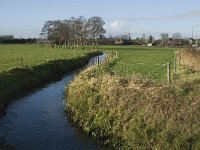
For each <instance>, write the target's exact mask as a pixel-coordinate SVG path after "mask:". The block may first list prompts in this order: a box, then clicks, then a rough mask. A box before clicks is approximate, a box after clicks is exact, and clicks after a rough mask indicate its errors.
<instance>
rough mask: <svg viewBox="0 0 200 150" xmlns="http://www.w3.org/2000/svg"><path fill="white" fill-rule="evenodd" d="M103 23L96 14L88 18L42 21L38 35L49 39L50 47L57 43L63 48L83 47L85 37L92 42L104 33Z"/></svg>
mask: <svg viewBox="0 0 200 150" xmlns="http://www.w3.org/2000/svg"><path fill="white" fill-rule="evenodd" d="M104 24H105V22H104V21H103V19H102V18H101V17H98V16H94V17H91V18H89V19H86V18H85V17H83V16H80V17H77V18H75V17H71V18H70V19H65V20H53V21H52V20H49V21H46V22H45V23H44V26H43V28H42V32H41V34H40V35H41V37H42V38H46V39H47V40H49V41H50V46H51V47H54V46H57V45H58V46H59V47H61V46H64V47H65V48H67V47H68V48H69V47H70V46H71V47H79V46H81V47H82V48H83V45H84V41H85V40H86V39H92V40H93V42H94V41H95V39H96V38H98V37H101V36H102V35H103V34H104V33H105V29H104V28H103V26H104ZM94 43H95V42H94Z"/></svg>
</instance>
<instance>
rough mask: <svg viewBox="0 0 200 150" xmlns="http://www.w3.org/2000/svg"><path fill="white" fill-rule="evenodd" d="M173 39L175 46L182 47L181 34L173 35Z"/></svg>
mask: <svg viewBox="0 0 200 150" xmlns="http://www.w3.org/2000/svg"><path fill="white" fill-rule="evenodd" d="M172 38H173V42H174V46H178V45H181V39H182V35H181V34H180V33H179V32H177V33H174V34H173V35H172Z"/></svg>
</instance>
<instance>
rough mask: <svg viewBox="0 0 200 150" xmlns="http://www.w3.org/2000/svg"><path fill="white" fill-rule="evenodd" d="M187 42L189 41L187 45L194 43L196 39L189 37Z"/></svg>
mask: <svg viewBox="0 0 200 150" xmlns="http://www.w3.org/2000/svg"><path fill="white" fill-rule="evenodd" d="M188 42H189V45H193V44H196V41H195V39H193V38H189V40H188Z"/></svg>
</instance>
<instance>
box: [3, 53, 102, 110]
mask: <svg viewBox="0 0 200 150" xmlns="http://www.w3.org/2000/svg"><path fill="white" fill-rule="evenodd" d="M97 54H99V52H93V53H85V54H84V55H83V54H82V56H79V57H75V58H70V59H57V60H52V61H48V62H46V63H43V64H40V65H33V66H22V67H16V68H14V69H10V70H8V71H2V72H1V73H0V114H3V112H4V110H5V106H6V105H7V104H8V103H9V101H10V100H12V99H14V98H15V97H16V96H19V95H21V94H23V93H24V92H26V91H28V90H30V89H33V88H35V87H38V86H40V85H41V84H44V83H46V82H48V81H51V80H54V79H58V78H59V77H61V76H62V75H64V74H65V73H67V72H70V71H72V70H74V69H77V68H81V67H83V66H84V65H86V64H87V62H88V60H89V58H90V57H92V56H94V55H97Z"/></svg>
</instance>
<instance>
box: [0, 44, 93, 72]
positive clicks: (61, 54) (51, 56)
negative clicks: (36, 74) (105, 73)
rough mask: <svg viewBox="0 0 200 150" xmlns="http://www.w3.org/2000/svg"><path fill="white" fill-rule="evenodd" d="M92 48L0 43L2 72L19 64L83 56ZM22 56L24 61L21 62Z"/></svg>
mask: <svg viewBox="0 0 200 150" xmlns="http://www.w3.org/2000/svg"><path fill="white" fill-rule="evenodd" d="M87 52H91V49H90V50H89V49H85V50H77V49H73V50H70V49H64V48H49V47H48V46H45V47H40V46H38V45H32V44H31V45H30V44H13V45H7V44H5V45H0V72H2V71H8V70H10V69H12V68H16V67H19V66H25V65H27V66H36V65H40V64H43V63H45V62H47V61H48V60H56V59H70V58H74V57H76V56H81V55H83V54H85V53H87ZM21 58H22V62H21Z"/></svg>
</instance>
